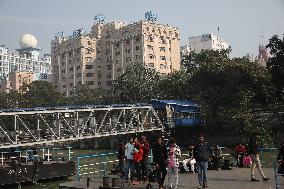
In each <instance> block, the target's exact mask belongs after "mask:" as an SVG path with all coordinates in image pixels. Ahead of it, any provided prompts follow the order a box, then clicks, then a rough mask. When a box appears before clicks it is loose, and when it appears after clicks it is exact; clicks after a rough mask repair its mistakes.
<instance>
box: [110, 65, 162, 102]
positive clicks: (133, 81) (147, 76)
mask: <svg viewBox="0 0 284 189" xmlns="http://www.w3.org/2000/svg"><path fill="white" fill-rule="evenodd" d="M159 81H160V75H159V74H158V73H157V72H156V71H155V70H154V69H151V68H146V67H144V66H143V65H142V64H130V65H129V66H128V67H127V69H126V71H125V73H124V74H122V75H121V76H119V77H118V78H117V79H116V80H115V81H113V84H112V86H111V89H110V91H109V95H110V99H111V101H112V102H114V103H137V102H148V101H149V100H151V99H153V98H158V97H159V95H158V94H159V88H158V86H159Z"/></svg>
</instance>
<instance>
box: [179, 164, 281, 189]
mask: <svg viewBox="0 0 284 189" xmlns="http://www.w3.org/2000/svg"><path fill="white" fill-rule="evenodd" d="M263 171H264V174H265V175H266V176H267V177H270V178H271V179H270V180H269V181H267V182H263V181H262V180H261V176H260V175H259V173H258V172H256V178H258V179H260V180H261V181H260V182H256V183H255V182H251V181H250V169H249V168H234V169H233V170H222V171H208V189H254V188H255V189H274V188H275V181H274V172H273V169H272V168H270V169H268V168H263ZM280 179H281V181H282V183H284V179H283V178H280ZM197 186H198V179H197V174H195V175H187V174H180V187H179V188H182V189H185V188H187V189H190V188H197ZM282 187H283V189H284V185H282Z"/></svg>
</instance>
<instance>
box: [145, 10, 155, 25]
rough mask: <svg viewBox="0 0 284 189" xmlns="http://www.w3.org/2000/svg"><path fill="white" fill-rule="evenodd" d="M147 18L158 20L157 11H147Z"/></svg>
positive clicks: (152, 20) (148, 19)
mask: <svg viewBox="0 0 284 189" xmlns="http://www.w3.org/2000/svg"><path fill="white" fill-rule="evenodd" d="M145 20H147V21H149V22H156V21H157V13H155V12H152V11H148V12H146V13H145Z"/></svg>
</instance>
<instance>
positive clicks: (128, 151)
mask: <svg viewBox="0 0 284 189" xmlns="http://www.w3.org/2000/svg"><path fill="white" fill-rule="evenodd" d="M133 154H134V144H133V137H129V139H128V143H127V144H126V145H125V161H126V162H125V163H126V170H125V171H126V174H125V175H126V178H125V179H126V181H128V180H129V179H130V180H131V181H133V169H134V162H133Z"/></svg>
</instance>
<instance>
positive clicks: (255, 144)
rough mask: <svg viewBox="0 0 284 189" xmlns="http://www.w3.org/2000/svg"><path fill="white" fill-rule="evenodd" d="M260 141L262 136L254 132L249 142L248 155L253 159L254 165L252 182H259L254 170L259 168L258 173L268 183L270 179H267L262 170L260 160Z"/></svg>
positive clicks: (252, 166) (252, 167)
mask: <svg viewBox="0 0 284 189" xmlns="http://www.w3.org/2000/svg"><path fill="white" fill-rule="evenodd" d="M259 139H260V134H259V133H258V132H254V133H253V136H252V137H251V138H250V140H249V144H248V154H249V155H250V157H251V161H252V165H251V181H252V182H259V180H258V179H256V178H255V177H254V169H255V167H257V168H258V171H259V173H260V175H261V176H262V180H263V181H268V180H269V178H266V177H265V175H264V173H263V171H262V169H261V163H260V160H259V152H258V148H259Z"/></svg>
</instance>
